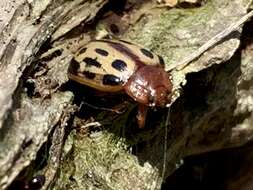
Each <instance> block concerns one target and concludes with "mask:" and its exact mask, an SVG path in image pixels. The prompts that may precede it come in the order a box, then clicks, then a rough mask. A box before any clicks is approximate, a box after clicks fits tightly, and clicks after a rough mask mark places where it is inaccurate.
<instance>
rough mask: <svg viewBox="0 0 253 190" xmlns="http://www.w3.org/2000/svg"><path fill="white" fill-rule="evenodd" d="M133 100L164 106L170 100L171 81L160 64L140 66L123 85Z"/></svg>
mask: <svg viewBox="0 0 253 190" xmlns="http://www.w3.org/2000/svg"><path fill="white" fill-rule="evenodd" d="M124 89H125V91H126V93H127V94H128V95H129V96H131V97H132V98H133V99H134V100H135V101H137V102H139V103H141V104H144V105H148V106H151V107H154V106H158V107H165V106H166V105H168V104H169V103H170V101H171V92H172V83H171V81H170V79H169V74H168V73H167V72H166V71H165V70H164V69H163V68H162V67H161V66H160V65H145V66H143V67H140V68H139V69H138V70H137V71H136V72H135V73H133V75H132V76H131V77H130V78H129V79H128V81H127V83H126V84H125V85H124Z"/></svg>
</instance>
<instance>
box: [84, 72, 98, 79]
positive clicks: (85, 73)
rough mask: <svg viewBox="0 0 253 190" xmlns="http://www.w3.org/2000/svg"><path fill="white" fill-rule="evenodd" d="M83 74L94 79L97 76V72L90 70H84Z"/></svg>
mask: <svg viewBox="0 0 253 190" xmlns="http://www.w3.org/2000/svg"><path fill="white" fill-rule="evenodd" d="M83 75H84V76H85V77H86V78H87V79H94V78H95V77H96V74H95V73H91V72H89V71H84V72H83Z"/></svg>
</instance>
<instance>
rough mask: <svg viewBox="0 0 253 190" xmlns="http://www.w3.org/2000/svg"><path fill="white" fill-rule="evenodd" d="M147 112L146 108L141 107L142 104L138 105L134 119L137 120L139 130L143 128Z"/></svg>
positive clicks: (144, 106)
mask: <svg viewBox="0 0 253 190" xmlns="http://www.w3.org/2000/svg"><path fill="white" fill-rule="evenodd" d="M147 111H148V106H146V105H143V104H139V105H138V113H137V116H136V118H137V122H138V125H139V128H144V127H145V121H146V116H147Z"/></svg>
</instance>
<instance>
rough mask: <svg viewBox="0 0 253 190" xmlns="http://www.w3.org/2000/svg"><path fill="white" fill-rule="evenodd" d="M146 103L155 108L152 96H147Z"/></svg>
mask: <svg viewBox="0 0 253 190" xmlns="http://www.w3.org/2000/svg"><path fill="white" fill-rule="evenodd" d="M148 102H149V106H151V107H154V106H155V98H154V96H152V95H149V96H148Z"/></svg>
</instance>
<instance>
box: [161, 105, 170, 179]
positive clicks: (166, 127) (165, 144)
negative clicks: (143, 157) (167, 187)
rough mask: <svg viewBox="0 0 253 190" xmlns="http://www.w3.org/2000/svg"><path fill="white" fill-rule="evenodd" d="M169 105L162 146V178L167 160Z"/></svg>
mask: <svg viewBox="0 0 253 190" xmlns="http://www.w3.org/2000/svg"><path fill="white" fill-rule="evenodd" d="M170 124H171V123H170V107H168V112H167V117H166V121H165V126H164V133H165V134H164V147H163V167H162V180H164V175H165V171H166V161H167V141H168V127H169V126H170Z"/></svg>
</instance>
